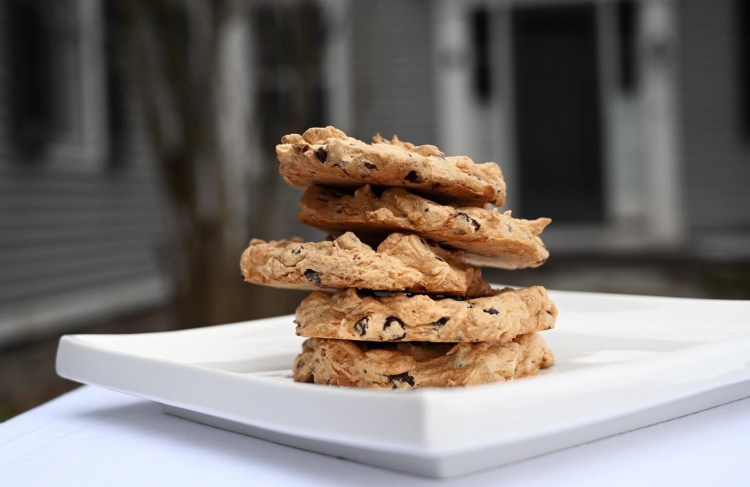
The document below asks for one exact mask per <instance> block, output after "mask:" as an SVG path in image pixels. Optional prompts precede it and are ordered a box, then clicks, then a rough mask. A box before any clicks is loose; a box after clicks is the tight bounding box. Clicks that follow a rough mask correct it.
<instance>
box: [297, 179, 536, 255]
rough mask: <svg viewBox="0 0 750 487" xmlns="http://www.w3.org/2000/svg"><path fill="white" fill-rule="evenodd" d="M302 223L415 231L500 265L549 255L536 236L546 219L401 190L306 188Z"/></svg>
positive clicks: (339, 228)
mask: <svg viewBox="0 0 750 487" xmlns="http://www.w3.org/2000/svg"><path fill="white" fill-rule="evenodd" d="M300 204H301V206H302V210H301V211H300V214H299V219H300V221H301V222H302V223H304V224H306V225H310V226H313V227H316V228H320V229H322V230H327V231H330V232H345V231H354V232H357V233H358V234H360V236H365V235H368V234H370V235H375V236H377V235H379V234H382V233H390V232H414V233H417V234H419V235H421V236H422V237H425V238H427V239H430V240H432V241H433V242H437V243H439V244H443V245H447V246H451V247H454V248H457V249H462V250H465V251H466V253H465V254H461V257H460V258H461V260H463V261H464V262H466V263H469V264H472V265H481V266H491V267H498V268H501V269H520V268H528V267H538V266H540V265H542V264H543V263H544V262H545V261H546V260H547V257H549V252H548V251H547V249H546V248H545V247H544V243H543V242H542V239H541V238H540V237H539V234H540V233H542V231H543V230H544V228H545V227H546V226H547V225H548V224H549V223H550V221H551V220H550V219H549V218H538V219H536V220H520V219H516V218H513V217H512V216H511V212H510V211H506V212H504V213H501V212H499V211H498V210H497V209H485V208H476V207H458V208H457V207H454V206H450V205H441V204H439V203H436V202H434V201H432V200H429V199H427V198H424V197H422V196H419V195H416V194H414V193H411V192H409V191H407V190H406V189H403V188H389V189H386V190H384V191H382V192H380V191H373V188H372V187H371V186H370V185H365V186H362V187H360V188H358V189H357V190H355V191H354V193H351V192H344V191H340V190H337V189H333V188H324V187H322V186H317V185H316V186H311V187H310V188H308V189H307V190H306V191H305V194H304V195H303V196H302V199H301V200H300Z"/></svg>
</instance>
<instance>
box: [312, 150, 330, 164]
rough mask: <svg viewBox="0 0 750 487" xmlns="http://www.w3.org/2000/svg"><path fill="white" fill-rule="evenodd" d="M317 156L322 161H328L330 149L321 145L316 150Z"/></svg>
mask: <svg viewBox="0 0 750 487" xmlns="http://www.w3.org/2000/svg"><path fill="white" fill-rule="evenodd" d="M315 157H317V158H318V160H319V161H320V162H326V158H327V157H328V151H326V150H325V149H324V148H322V147H321V148H319V149H318V150H316V151H315Z"/></svg>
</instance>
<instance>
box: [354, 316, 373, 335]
mask: <svg viewBox="0 0 750 487" xmlns="http://www.w3.org/2000/svg"><path fill="white" fill-rule="evenodd" d="M369 324H370V320H369V318H368V317H367V316H365V317H364V318H361V319H360V320H359V321H357V322H356V323H354V331H356V332H357V333H359V336H361V337H363V336H365V335H366V334H367V325H369Z"/></svg>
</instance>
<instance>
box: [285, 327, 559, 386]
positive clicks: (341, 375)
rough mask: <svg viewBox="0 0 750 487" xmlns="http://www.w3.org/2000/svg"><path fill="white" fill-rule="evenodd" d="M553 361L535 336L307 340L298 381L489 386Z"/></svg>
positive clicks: (299, 360) (296, 374)
mask: <svg viewBox="0 0 750 487" xmlns="http://www.w3.org/2000/svg"><path fill="white" fill-rule="evenodd" d="M553 362H554V357H553V355H552V353H551V352H550V350H549V349H548V348H547V346H546V345H545V344H544V341H543V340H542V338H541V337H540V336H539V335H537V334H531V335H522V336H520V337H517V338H516V339H515V340H514V341H512V342H507V343H496V342H481V343H456V344H452V343H450V344H449V343H445V344H438V343H418V342H417V343H398V344H373V343H371V342H351V341H348V340H325V339H319V338H310V339H308V340H307V341H306V342H305V343H304V345H303V349H302V353H301V354H299V355H298V356H297V358H296V359H295V361H294V367H293V372H294V380H295V381H297V382H314V383H316V384H331V385H339V386H354V387H372V388H389V389H412V388H417V387H452V386H466V385H473V384H485V383H489V382H498V381H506V380H512V379H517V378H521V377H527V376H531V375H535V374H536V373H538V372H539V370H540V369H541V368H545V367H549V366H550V365H552V364H553Z"/></svg>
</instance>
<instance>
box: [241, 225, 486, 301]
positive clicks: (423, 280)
mask: <svg viewBox="0 0 750 487" xmlns="http://www.w3.org/2000/svg"><path fill="white" fill-rule="evenodd" d="M240 267H241V269H242V274H243V275H244V277H245V280H246V281H248V282H252V283H255V284H263V285H267V286H274V287H286V288H293V289H320V288H367V289H378V290H388V291H411V292H428V293H447V294H458V295H465V294H468V295H470V296H477V295H481V294H483V293H486V292H487V290H488V289H490V287H489V284H487V283H486V282H485V281H484V280H483V279H482V271H481V270H479V269H477V268H475V267H472V266H469V265H466V264H462V263H461V262H459V261H458V260H456V259H455V258H454V256H453V253H452V252H450V251H448V250H445V249H443V248H440V247H439V246H437V245H432V244H429V243H427V242H426V241H425V240H424V239H422V238H420V237H418V236H417V235H404V234H400V233H394V234H391V235H389V236H388V237H387V238H386V239H385V240H384V241H383V242H382V243H381V244H380V245H379V246H378V248H377V249H376V250H373V249H372V248H371V247H370V246H368V245H367V244H365V243H363V242H362V241H360V240H359V239H358V238H357V236H356V235H354V234H353V233H345V234H343V235H342V236H340V237H339V238H337V239H335V240H333V241H324V242H302V241H300V240H278V241H271V242H265V241H263V240H258V239H254V240H252V241H251V242H250V246H249V247H248V248H247V249H246V250H245V252H243V254H242V259H241V261H240Z"/></svg>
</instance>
